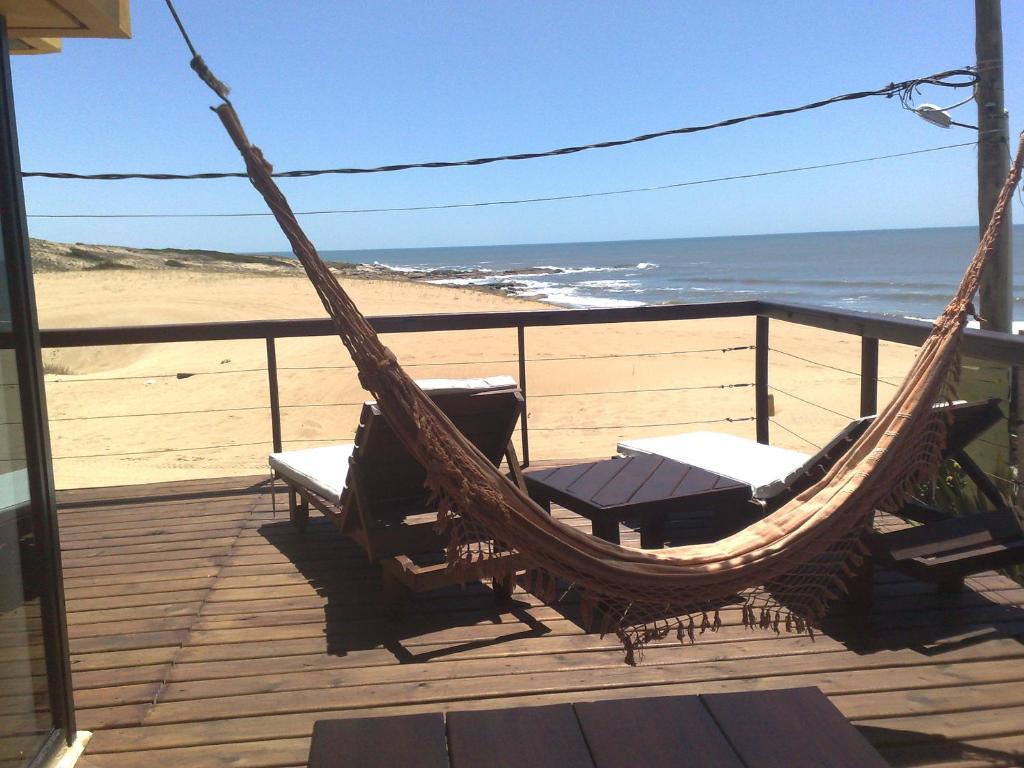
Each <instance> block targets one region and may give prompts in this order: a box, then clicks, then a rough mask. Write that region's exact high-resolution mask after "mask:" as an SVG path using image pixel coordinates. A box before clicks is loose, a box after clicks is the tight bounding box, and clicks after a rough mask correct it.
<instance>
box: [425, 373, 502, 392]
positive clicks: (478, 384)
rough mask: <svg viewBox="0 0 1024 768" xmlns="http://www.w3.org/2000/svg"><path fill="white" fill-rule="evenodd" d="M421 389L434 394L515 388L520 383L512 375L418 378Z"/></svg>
mask: <svg viewBox="0 0 1024 768" xmlns="http://www.w3.org/2000/svg"><path fill="white" fill-rule="evenodd" d="M416 383H417V384H419V386H420V389H422V390H423V391H424V392H430V393H432V394H435V395H437V394H447V393H449V392H451V393H455V392H477V391H479V392H486V391H488V390H491V389H514V388H515V387H517V386H518V385H517V384H516V380H515V379H513V378H512V377H511V376H487V377H484V378H479V379H416Z"/></svg>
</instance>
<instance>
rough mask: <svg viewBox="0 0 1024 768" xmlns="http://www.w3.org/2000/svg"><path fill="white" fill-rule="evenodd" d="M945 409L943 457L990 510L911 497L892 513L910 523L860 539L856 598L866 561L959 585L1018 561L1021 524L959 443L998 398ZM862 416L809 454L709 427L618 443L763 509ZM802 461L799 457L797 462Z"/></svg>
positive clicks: (785, 496) (997, 415)
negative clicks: (707, 477)
mask: <svg viewBox="0 0 1024 768" xmlns="http://www.w3.org/2000/svg"><path fill="white" fill-rule="evenodd" d="M936 407H937V408H943V409H946V410H948V411H949V413H950V415H951V417H952V422H951V424H950V427H949V433H948V435H947V439H946V448H945V450H944V457H945V458H947V459H953V460H954V461H956V462H957V463H958V464H959V465H960V467H961V468H962V469H963V470H964V472H965V474H967V475H968V476H969V477H970V478H971V479H972V480H973V481H974V483H975V484H976V485H977V486H978V488H979V490H980V491H981V492H982V494H983V495H984V496H985V497H986V498H987V499H988V500H989V502H990V503H991V504H992V506H993V507H994V511H990V512H981V513H978V514H973V515H967V516H963V517H953V516H951V515H950V514H948V513H945V512H942V511H940V510H937V509H933V508H930V507H928V506H927V505H925V504H922V503H921V502H919V501H916V500H915V501H912V502H911V503H909V504H907V505H906V506H904V508H903V509H901V510H900V511H899V512H898V515H899V516H900V517H903V518H906V519H907V520H909V521H911V522H913V523H916V525H913V526H911V527H909V528H906V529H902V530H898V531H892V532H885V533H883V532H879V531H873V532H872V533H871V534H870V535H869V537H868V541H867V544H868V546H869V548H870V549H871V552H872V555H873V560H872V562H869V563H868V564H867V566H866V567H865V571H864V573H863V574H862V578H861V579H860V583H859V584H858V585H857V593H856V594H855V595H854V597H855V600H856V602H858V603H860V604H861V605H862V606H864V607H866V606H867V605H868V604H870V598H871V595H870V584H871V567H872V563H885V564H888V565H890V566H893V567H895V568H897V569H899V570H900V571H902V572H904V573H906V574H908V575H910V576H913V577H915V578H919V579H922V580H925V581H929V582H932V583H935V584H937V585H939V586H940V588H942V589H947V590H951V589H958V588H959V587H961V586H962V585H963V580H964V577H965V576H968V575H970V574H972V573H979V572H981V571H986V570H990V569H992V568H1000V567H1005V566H1007V565H1012V564H1018V563H1024V524H1022V521H1021V515H1020V512H1019V511H1017V510H1015V509H1013V507H1012V505H1011V504H1010V503H1009V502H1008V501H1007V500H1006V499H1005V498H1004V497H1003V496H1002V494H1001V493H1000V492H999V489H998V488H997V487H996V486H995V484H994V483H993V482H992V481H991V480H990V479H989V477H988V475H986V474H985V473H984V472H983V471H982V470H981V468H980V467H978V466H977V464H976V463H975V462H974V461H973V460H972V459H971V458H970V456H968V455H967V453H966V448H967V446H968V445H970V443H971V442H973V441H974V440H975V439H976V438H977V437H979V436H980V435H981V434H982V433H984V432H985V431H986V430H987V429H989V428H990V427H992V426H993V425H994V424H996V423H997V422H999V421H1000V420H1001V419H1002V418H1003V415H1002V412H1001V411H1000V409H999V401H998V400H997V399H991V400H981V401H977V402H971V403H965V402H957V403H953V404H950V405H942V406H936ZM872 418H873V417H872V416H866V417H864V418H861V419H857V420H855V421H853V422H851V423H850V424H849V425H847V427H845V428H844V429H843V430H842V431H841V432H840V433H839V434H838V435H836V437H835V438H833V439H832V440H831V441H830V442H829V444H828V445H826V446H825V447H824V448H823V449H822V450H821V451H819V452H818V453H817V454H815V455H814V456H807V455H806V454H801V453H799V452H797V451H788V450H785V449H780V448H776V447H774V446H767V445H762V444H760V443H756V442H754V441H752V440H746V439H744V438H739V437H734V436H732V435H723V434H719V433H714V432H693V433H688V434H682V435H673V436H669V437H665V438H650V439H645V440H634V441H626V442H623V443H620V444H619V452H620V453H622V454H625V455H637V454H640V453H659V454H660V455H664V456H667V457H668V458H671V459H675V460H677V461H683V462H685V463H688V464H691V465H693V466H699V467H701V468H703V469H707V470H709V471H712V472H716V473H718V474H722V475H725V476H727V477H733V478H735V479H738V480H743V481H745V482H748V483H749V484H750V485H751V488H752V489H753V493H754V497H755V498H756V499H758V500H760V501H761V503H762V504H763V506H764V508H765V511H769V512H770V511H772V510H773V509H778V508H779V507H781V506H782V505H783V504H785V503H786V502H788V501H789V500H790V499H792V498H793V497H794V496H796V495H797V494H799V493H801V492H802V491H804V490H805V489H806V488H808V487H810V486H811V485H812V484H813V483H815V482H817V481H818V480H819V479H821V477H823V476H824V474H825V472H827V471H828V470H829V469H830V468H831V467H832V466H833V465H834V464H835V462H836V461H838V459H839V458H840V457H841V456H842V455H843V453H844V452H845V450H846V449H847V448H848V447H849V446H850V445H851V444H852V442H853V441H854V440H855V439H856V438H857V437H858V436H859V435H860V434H861V432H863V430H865V429H866V428H867V426H868V424H870V422H871V420H872ZM801 458H802V459H803V461H802V462H801V461H800V460H801Z"/></svg>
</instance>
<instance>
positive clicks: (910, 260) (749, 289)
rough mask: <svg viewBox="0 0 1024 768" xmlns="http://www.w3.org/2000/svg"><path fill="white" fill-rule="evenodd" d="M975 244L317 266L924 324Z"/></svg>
mask: <svg viewBox="0 0 1024 768" xmlns="http://www.w3.org/2000/svg"><path fill="white" fill-rule="evenodd" d="M1014 230H1015V232H1014V264H1015V270H1014V281H1013V282H1014V297H1015V303H1014V319H1015V320H1016V321H1024V227H1015V228H1014ZM977 237H978V234H977V229H976V228H975V227H947V228H936V229H887V230H873V231H857V232H809V233H800V234H782V235H750V236H741V237H702V238H684V239H672V240H625V241H614V242H592V243H548V244H540V245H496V246H469V247H456V248H403V249H385V250H360V251H324V252H322V255H323V256H324V258H326V259H328V260H332V261H345V262H354V263H361V264H373V265H376V266H378V267H380V268H385V269H390V270H394V271H396V272H401V273H407V274H410V275H411V276H412V275H415V276H416V277H418V278H420V279H426V280H428V281H430V282H436V283H439V284H444V285H484V286H494V287H498V288H500V289H501V290H503V291H505V292H507V293H510V294H514V295H517V296H523V297H526V298H531V299H535V300H538V301H543V302H548V303H551V304H554V305H557V306H563V307H634V306H640V305H643V304H666V303H695V302H708V301H730V300H740V299H759V298H763V299H774V300H776V301H782V302H790V303H800V304H816V305H822V306H826V307H835V308H838V309H848V310H859V311H864V312H874V313H880V314H884V315H892V316H897V317H910V318H923V319H931V318H934V317H935V316H936V315H937V314H938V313H939V312H940V311H941V310H942V308H943V306H944V305H945V303H946V301H947V300H948V299H949V297H950V295H951V294H952V292H953V290H954V288H955V287H956V284H957V282H958V281H959V279H960V276H961V274H962V273H963V270H964V268H965V267H966V265H967V263H968V261H969V260H970V257H971V255H972V253H973V252H974V249H975V247H976V245H977ZM1015 325H1016V323H1015Z"/></svg>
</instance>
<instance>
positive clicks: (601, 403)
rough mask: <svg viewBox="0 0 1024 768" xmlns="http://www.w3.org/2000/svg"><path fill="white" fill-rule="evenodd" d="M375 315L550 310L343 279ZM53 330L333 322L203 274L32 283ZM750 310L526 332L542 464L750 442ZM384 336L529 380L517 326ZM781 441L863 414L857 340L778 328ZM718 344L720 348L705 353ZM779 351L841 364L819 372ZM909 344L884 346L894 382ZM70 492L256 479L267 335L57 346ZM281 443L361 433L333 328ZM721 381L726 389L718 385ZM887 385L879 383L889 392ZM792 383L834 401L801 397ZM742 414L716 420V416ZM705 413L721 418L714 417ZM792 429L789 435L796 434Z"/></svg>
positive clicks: (449, 367) (285, 352) (435, 359)
mask: <svg viewBox="0 0 1024 768" xmlns="http://www.w3.org/2000/svg"><path fill="white" fill-rule="evenodd" d="M344 284H345V287H346V288H347V289H348V290H350V291H351V293H352V295H353V296H354V297H355V299H356V301H357V302H358V303H359V305H360V306H361V307H362V308H363V310H364V311H365V312H367V313H368V314H406V313H429V312H468V311H495V312H499V311H508V310H513V309H550V308H551V307H549V306H547V305H543V304H538V303H535V302H528V301H525V300H521V299H515V298H510V297H506V296H502V295H500V294H496V293H488V292H483V291H475V290H469V289H460V288H450V287H442V286H435V285H429V284H423V283H413V282H403V281H395V280H366V279H347V280H344ZM36 291H37V300H38V305H39V317H40V326H41V327H43V328H56V327H72V326H109V325H132V324H155V323H174V322H202V321H217V320H254V319H269V318H295V317H317V316H322V315H323V314H324V313H323V310H322V309H321V307H320V305H319V302H318V300H317V298H316V296H315V295H314V293H313V291H312V288H311V287H310V285H309V284H308V282H306V280H305V279H304V278H302V277H298V276H295V277H266V276H253V277H250V276H245V275H239V274H216V273H209V272H205V271H198V270H197V271H142V270H139V271H134V272H133V271H127V270H126V271H117V270H110V271H106V270H103V271H72V272H44V273H41V274H38V275H37V276H36ZM753 340H754V320H753V318H735V319H727V320H705V321H688V322H671V323H646V324H618V325H607V326H584V327H565V328H550V329H528V331H527V336H526V343H527V357H528V359H529V361H530V362H529V363H528V366H527V383H528V410H529V423H530V452H531V456H532V458H533V459H534V460H538V459H567V458H588V457H598V456H607V455H612V454H613V453H614V452H615V445H616V442H617V441H618V440H620V439H623V438H626V437H639V436H654V435H661V434H671V433H674V432H681V431H692V430H700V429H714V430H719V431H725V432H731V433H734V434H738V435H743V436H748V437H752V436H753V434H754V424H753V422H752V421H751V420H750V417H752V416H753V413H754V403H753V387H751V386H731V385H749V384H750V383H751V382H753V378H754V354H753V351H752V350H750V349H744V350H736V351H728V352H723V351H719V350H722V349H727V348H731V347H737V346H748V345H751V344H752V343H753ZM386 341H387V343H388V345H389V346H390V347H391V348H392V349H393V350H394V351H395V352H396V353H397V354H398V356H399V359H400V360H401V361H402V362H403V363H404V364H405V365H406V366H408V367H409V369H410V370H411V371H412V372H413V375H414V376H416V377H417V378H439V377H462V376H487V375H498V374H509V375H512V376H517V364H516V362H515V360H516V335H515V331H513V330H500V331H475V332H450V333H429V334H399V335H392V336H390V337H388V338H387V340H386ZM771 345H772V347H773V349H777V350H780V351H779V352H773V353H772V355H771V360H770V382H771V384H772V386H773V387H775V388H777V390H780V391H775V390H773V396H774V403H775V412H776V416H775V422H776V423H773V424H772V430H771V438H772V442H773V443H775V444H778V445H782V446H785V447H788V448H795V449H798V450H803V451H809V452H813V451H814V445H813V444H819V445H820V444H821V443H822V442H823V441H825V440H827V439H828V438H829V437H830V436H831V435H832V434H833V433H834V432H835V431H836V430H837V429H839V428H840V427H841V426H842V425H843V424H844V423H845V419H844V417H843V416H842V415H840V414H844V415H856V413H857V408H858V397H859V384H858V380H857V378H856V376H854V375H852V374H851V373H846V372H844V371H842V370H836V369H847V370H849V371H856V370H857V367H858V365H859V354H860V353H859V340H858V339H857V338H854V337H851V336H843V335H839V334H831V333H826V332H821V331H816V330H814V329H809V328H804V327H801V326H795V325H790V324H786V323H778V322H776V323H773V324H772V329H771ZM694 350H709V351H694ZM784 352H789V353H791V354H795V355H799V356H800V357H802V358H806V359H808V360H814V361H818V362H821V363H825V364H826V365H830V366H834V368H828V367H823V366H820V365H812V364H809V363H806V362H804V361H802V360H800V359H798V358H795V357H791V356H789V355H787V354H784ZM912 355H913V349H911V348H908V347H902V346H899V345H883V348H882V353H881V375H882V377H883V378H885V379H888V380H890V381H895V380H898V378H899V377H900V376H901V375H902V373H903V372H904V371H905V369H906V367H907V365H908V364H909V362H910V360H911V358H912ZM44 362H45V365H46V368H47V370H48V371H49V373H48V374H47V376H46V389H47V399H48V405H49V415H50V429H51V439H52V444H53V455H54V466H55V471H56V483H57V486H58V488H75V487H88V486H101V485H118V484H132V483H143V482H149V481H163V480H176V479H185V478H198V477H218V476H230V475H243V474H253V473H260V472H263V471H265V470H266V466H267V464H266V456H267V453H268V450H269V448H270V440H271V438H270V419H269V410H268V389H267V375H266V372H265V368H266V353H265V346H264V343H263V342H262V341H231V342H194V343H187V344H161V345H148V346H122V347H107V348H95V349H68V350H47V351H44ZM278 365H279V368H280V387H281V403H282V405H283V414H282V421H283V436H284V441H285V447H286V448H299V447H308V446H314V445H321V444H324V443H325V442H329V441H335V440H346V439H350V438H351V437H352V434H353V431H354V429H355V426H356V421H357V417H358V412H359V403H360V402H361V401H362V400H364V399H365V393H364V392H363V391H362V390H361V389H360V387H359V384H358V382H357V380H356V377H355V374H354V371H353V369H352V367H351V362H350V361H349V359H348V357H347V353H346V352H345V350H344V348H343V347H342V345H341V343H340V342H339V341H338V340H337V339H336V338H334V337H323V338H309V339H286V340H281V341H279V342H278ZM721 385H726V386H724V387H723V386H721ZM892 389H893V388H892V387H890V386H886V385H885V384H883V385H881V387H880V397H881V398H882V399H884V397H885V396H886V394H887V393H889V392H891V391H892ZM785 392H788V393H792V394H794V395H797V396H799V397H800V398H804V399H805V400H808V401H812V402H814V403H819V404H821V405H824V406H826V407H827V408H828V409H830V410H825V409H823V408H820V407H815V406H813V405H809V404H807V403H804V402H802V401H801V400H797V399H795V398H793V397H791V396H789V395H787V394H784V393H785ZM727 418H728V419H739V421H733V422H729V421H716V420H718V419H727ZM700 422H713V423H707V424H702V423H700ZM787 429H788V430H790V431H787Z"/></svg>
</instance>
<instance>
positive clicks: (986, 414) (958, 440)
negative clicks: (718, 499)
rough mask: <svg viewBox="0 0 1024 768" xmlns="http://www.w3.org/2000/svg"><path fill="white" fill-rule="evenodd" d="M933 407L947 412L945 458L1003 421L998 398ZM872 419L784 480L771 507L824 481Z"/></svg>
mask: <svg viewBox="0 0 1024 768" xmlns="http://www.w3.org/2000/svg"><path fill="white" fill-rule="evenodd" d="M935 407H936V408H937V409H941V410H944V411H947V412H948V413H949V415H950V418H951V421H950V424H949V432H948V433H947V435H946V447H945V449H944V450H943V457H945V458H948V457H949V456H951V455H952V454H954V453H956V452H957V451H961V450H963V449H964V448H966V447H967V446H968V445H970V443H971V442H972V441H973V440H974V439H975V438H977V437H978V436H979V435H981V434H982V433H984V432H985V431H986V430H988V429H989V428H990V427H992V426H993V425H994V424H996V423H997V422H999V421H1000V420H1001V419H1002V418H1003V414H1002V412H1001V411H1000V410H999V399H998V398H991V399H988V400H975V401H973V402H969V403H968V402H964V401H957V402H954V403H951V404H944V405H936V406H935ZM874 418H875V417H874V416H864V417H862V418H859V419H856V420H854V421H851V422H850V423H849V424H848V425H847V426H846V428H845V429H843V430H842V431H841V432H839V434H837V435H836V436H835V437H834V438H832V440H830V441H829V443H828V444H827V445H826V446H825V447H824V448H822V449H821V450H820V451H818V453H816V454H815V455H814V456H812V457H811V458H810V459H808V460H807V463H805V464H804V465H803V466H802V467H801V468H800V469H799V470H797V471H796V472H794V473H793V474H792V475H790V476H789V477H788V478H786V490H785V491H784V492H783V493H780V494H779V495H778V496H775V497H773V498H772V499H771V502H770V503H771V506H772V507H778V506H781V505H782V504H784V503H786V502H787V501H789V500H790V499H792V498H793V497H794V496H796V495H797V494H799V493H802V492H803V491H804V490H806V489H807V488H809V487H811V486H812V485H814V483H816V482H818V481H819V480H820V479H821V478H822V477H824V476H825V473H826V472H828V471H829V470H830V469H831V468H832V467H833V466H834V465H835V463H836V462H837V461H839V459H840V458H842V456H843V454H845V453H846V451H847V450H848V449H849V447H850V446H851V445H852V444H853V442H854V441H855V440H856V439H857V438H858V437H860V435H861V434H862V433H863V432H864V430H866V429H867V428H868V425H870V424H871V422H872V421H874Z"/></svg>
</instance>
